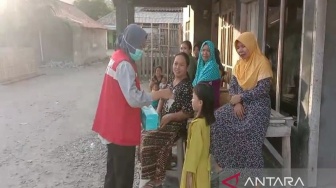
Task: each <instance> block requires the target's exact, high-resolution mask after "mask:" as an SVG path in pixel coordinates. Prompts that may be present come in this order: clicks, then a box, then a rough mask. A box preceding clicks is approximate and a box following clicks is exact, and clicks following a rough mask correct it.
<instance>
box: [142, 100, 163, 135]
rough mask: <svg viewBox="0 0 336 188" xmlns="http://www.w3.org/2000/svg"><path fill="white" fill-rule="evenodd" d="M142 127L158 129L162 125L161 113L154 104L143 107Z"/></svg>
mask: <svg viewBox="0 0 336 188" xmlns="http://www.w3.org/2000/svg"><path fill="white" fill-rule="evenodd" d="M141 120H142V127H143V129H144V130H146V131H151V130H157V129H158V127H159V125H160V118H159V114H158V113H157V112H156V110H155V109H154V108H153V106H152V105H150V106H144V107H142V108H141Z"/></svg>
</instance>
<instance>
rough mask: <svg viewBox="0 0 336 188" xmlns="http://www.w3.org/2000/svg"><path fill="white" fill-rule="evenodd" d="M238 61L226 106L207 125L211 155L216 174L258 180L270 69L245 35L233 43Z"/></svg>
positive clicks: (268, 106)
mask: <svg viewBox="0 0 336 188" xmlns="http://www.w3.org/2000/svg"><path fill="white" fill-rule="evenodd" d="M235 47H236V50H237V53H238V54H239V56H240V60H239V61H238V62H237V64H236V66H235V68H234V75H233V77H232V79H231V83H230V95H231V101H230V104H227V105H224V106H222V107H221V108H219V109H218V110H217V111H216V112H215V117H216V122H215V123H214V124H213V125H212V126H211V147H212V151H211V152H212V154H213V156H214V158H215V160H216V162H217V165H218V166H217V167H218V169H217V170H218V172H221V171H222V170H223V172H226V173H230V174H228V175H233V174H234V173H238V172H240V173H241V178H247V177H259V176H260V175H261V172H262V168H263V165H264V161H263V156H262V146H263V142H264V139H265V135H266V131H267V127H268V125H269V118H270V113H271V102H270V96H269V91H270V87H271V78H272V70H271V65H270V63H269V61H268V59H267V58H266V57H265V56H264V55H263V54H262V52H261V51H260V49H259V47H258V43H257V41H256V38H255V36H254V35H253V34H252V33H250V32H246V33H243V34H241V35H240V36H239V37H238V39H237V40H236V41H235Z"/></svg>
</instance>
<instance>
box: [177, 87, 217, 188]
mask: <svg viewBox="0 0 336 188" xmlns="http://www.w3.org/2000/svg"><path fill="white" fill-rule="evenodd" d="M214 98H215V97H214V91H213V89H212V87H211V86H210V85H209V84H206V83H199V84H197V85H196V86H195V88H194V93H193V98H192V107H193V109H194V111H195V112H196V116H195V119H194V120H193V121H192V122H191V123H190V125H189V127H188V141H187V150H186V155H185V161H184V164H183V171H182V178H181V184H180V188H210V167H209V164H210V126H209V125H210V124H212V123H214V122H215V116H214V105H215V101H214Z"/></svg>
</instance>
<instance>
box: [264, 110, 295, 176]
mask: <svg viewBox="0 0 336 188" xmlns="http://www.w3.org/2000/svg"><path fill="white" fill-rule="evenodd" d="M293 124H294V120H293V118H292V117H285V116H283V115H281V114H280V113H278V112H276V111H274V110H272V111H271V119H270V125H269V127H268V129H267V133H266V139H265V141H264V144H265V146H266V147H267V149H268V150H269V151H270V152H271V154H272V155H273V156H274V157H275V159H276V160H277V161H278V162H279V163H280V164H281V166H282V175H283V176H284V177H291V142H290V136H291V129H292V126H293ZM274 137H281V138H282V155H280V154H279V153H278V151H277V150H276V149H275V148H274V147H273V146H272V144H271V143H270V142H269V141H268V139H267V138H274Z"/></svg>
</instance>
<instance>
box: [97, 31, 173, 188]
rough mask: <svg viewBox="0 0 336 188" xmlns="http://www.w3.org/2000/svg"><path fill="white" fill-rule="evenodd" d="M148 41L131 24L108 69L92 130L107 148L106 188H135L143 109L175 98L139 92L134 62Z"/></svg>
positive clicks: (167, 91) (120, 40) (119, 42)
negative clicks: (134, 177)
mask: <svg viewBox="0 0 336 188" xmlns="http://www.w3.org/2000/svg"><path fill="white" fill-rule="evenodd" d="M146 38H147V33H146V32H145V30H143V29H142V28H141V27H139V26H138V25H135V24H131V25H128V26H127V27H126V29H125V31H124V33H123V35H121V36H120V37H119V40H118V49H117V50H116V51H115V52H114V53H113V54H112V57H111V59H110V62H109V64H108V66H107V68H106V72H105V77H104V81H103V86H102V90H101V94H100V99H99V103H98V108H97V112H96V117H95V120H94V124H93V128H92V129H93V131H95V132H97V133H98V135H99V138H100V139H101V140H102V142H103V143H104V144H106V145H107V152H108V153H107V173H106V176H105V184H104V188H132V186H133V175H134V161H135V147H136V146H137V145H139V144H140V135H141V118H140V110H141V109H140V108H141V107H142V106H146V105H150V104H151V102H152V101H153V100H158V99H160V98H166V99H168V98H170V97H171V96H172V92H171V91H170V89H166V90H161V91H158V92H152V93H150V94H149V93H146V92H145V91H142V90H140V81H139V78H138V75H137V68H136V65H135V61H139V60H140V59H141V57H142V54H143V51H142V50H141V49H142V48H143V46H144V45H145V42H146Z"/></svg>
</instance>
